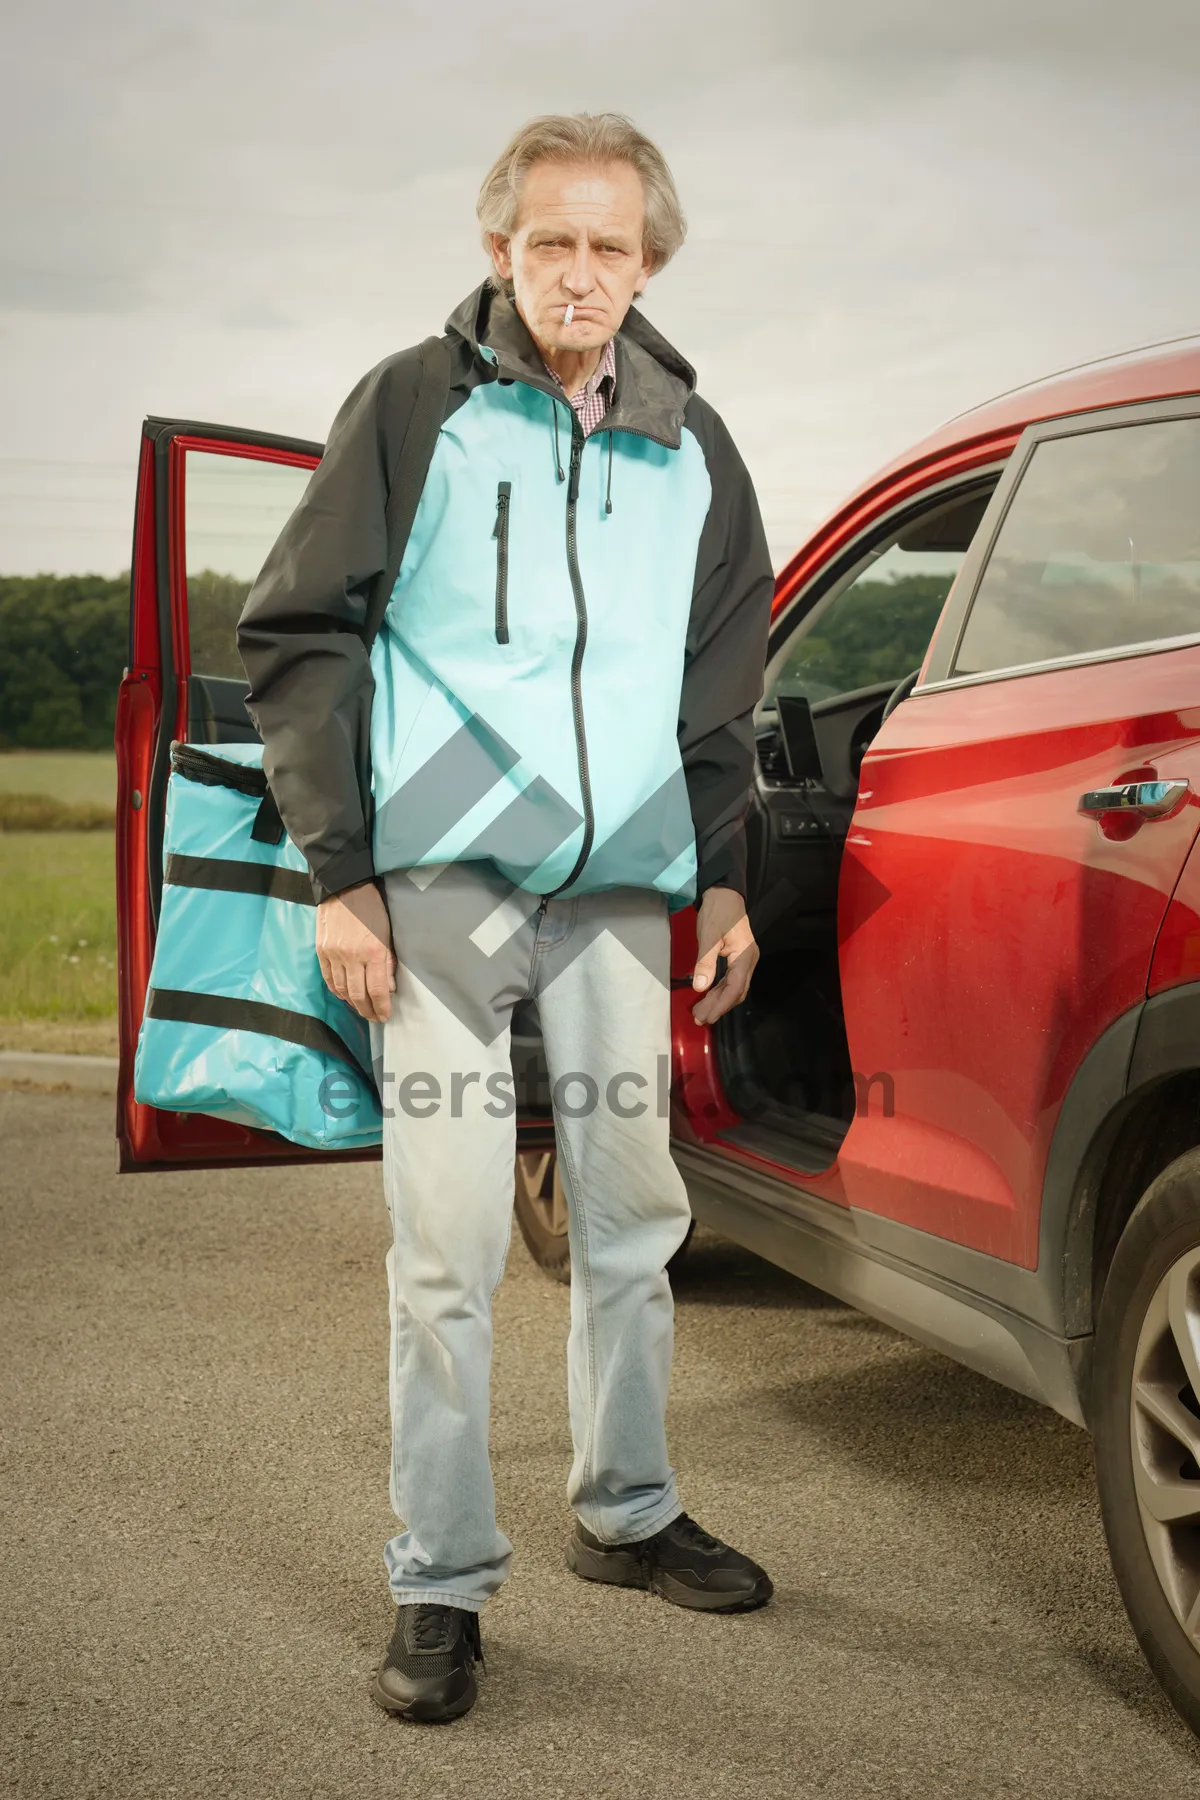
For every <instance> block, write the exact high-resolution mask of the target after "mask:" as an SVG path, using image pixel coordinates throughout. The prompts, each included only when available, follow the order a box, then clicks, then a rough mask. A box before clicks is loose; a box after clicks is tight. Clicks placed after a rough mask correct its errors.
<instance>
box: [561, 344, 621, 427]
mask: <svg viewBox="0 0 1200 1800" xmlns="http://www.w3.org/2000/svg"><path fill="white" fill-rule="evenodd" d="M614 341H615V340H614V339H612V338H609V340H608V342H607V344H605V346H604V354H603V355H602V356H601V358H600V361H599V362H598V363H597V364H596V367H595V369H594V370H593V372H592V374H591V375H589V376H588V379H587V380H586V381H585V382H584V384H583V386H582V387H581V388H580V389H579V390H578V392H577V393H574V394H567V393H566V391H565V389H564V390H563V397H564V398H565V400H566V402H567V405H568V406H569V407H570V408H571V410H572V412H573V413H574V414H575V416H576V418H577V419H578V420H579V423H580V424H581V425H582V427H583V435H584V437H587V436H588V435H589V434H590V433H591V432H593V431H595V429H596V427H597V426H598V425H599V424H600V422H601V420H602V419H603V417H604V415H605V413H606V412H607V411H608V409H609V407H610V406H611V405H612V397H613V388H614V387H615V385H616V380H617V358H616V352H615V351H614V349H613V343H614ZM546 373H547V374H548V375H549V377H550V379H551V380H552V381H553V382H555V383H556V385H557V386H558V387H559V388H562V385H563V384H562V382H561V381H560V380H559V378H558V376H557V375H556V374H555V373H554V370H553V369H552V368H551V367H550V365H549V364H548V363H547V365H546Z"/></svg>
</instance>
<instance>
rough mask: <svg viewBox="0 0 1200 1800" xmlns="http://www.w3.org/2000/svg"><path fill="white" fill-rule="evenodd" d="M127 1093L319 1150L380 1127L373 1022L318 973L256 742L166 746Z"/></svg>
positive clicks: (307, 896) (304, 902) (300, 886)
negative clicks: (155, 873)
mask: <svg viewBox="0 0 1200 1800" xmlns="http://www.w3.org/2000/svg"><path fill="white" fill-rule="evenodd" d="M133 1091H134V1097H135V1098H136V1099H137V1100H140V1101H142V1102H143V1103H144V1104H145V1105H147V1106H158V1107H163V1108H166V1109H167V1110H169V1111H173V1112H197V1113H211V1114H212V1115H213V1116H214V1117H216V1118H220V1119H230V1120H232V1121H234V1122H235V1123H237V1124H239V1125H251V1126H255V1127H258V1128H260V1129H264V1130H267V1131H276V1132H278V1133H279V1134H280V1136H281V1137H285V1138H287V1139H289V1140H290V1141H291V1142H292V1143H294V1144H303V1145H305V1146H306V1147H307V1148H309V1149H312V1150H353V1149H359V1148H361V1147H363V1146H367V1145H371V1144H378V1143H379V1142H380V1139H381V1135H382V1132H381V1116H380V1108H379V1097H378V1094H377V1092H376V1089H375V1083H374V1080H373V1078H372V1075H371V1041H370V1029H369V1027H368V1025H367V1022H366V1020H365V1019H363V1018H360V1017H359V1015H358V1014H357V1013H356V1012H355V1011H354V1009H353V1007H351V1006H348V1005H347V1004H346V1002H345V1001H344V1000H339V999H338V998H337V996H336V994H333V993H331V992H330V990H329V989H328V988H327V987H326V985H325V982H324V980H323V978H322V975H321V968H320V964H319V963H318V961H317V950H316V906H315V904H314V901H313V893H312V883H311V881H310V879H309V874H308V865H307V864H306V862H305V860H304V858H303V857H302V856H301V854H300V852H299V851H298V850H297V849H296V847H295V845H294V844H293V843H292V842H291V841H290V839H289V838H288V837H287V836H286V835H285V834H284V830H283V825H282V823H281V821H280V818H279V814H278V812H277V811H276V809H275V805H274V802H273V800H272V799H271V795H270V793H269V791H268V788H267V781H266V776H265V775H264V774H263V771H262V745H261V744H222V745H220V746H219V747H217V748H211V749H210V748H201V747H200V746H199V745H196V744H178V743H177V744H172V746H171V777H170V782H169V784H168V788H167V817H166V833H165V837H164V842H163V889H162V905H161V908H160V912H159V921H158V937H157V940H156V942H155V946H154V962H153V966H152V968H151V971H150V988H149V991H148V993H147V995H146V1011H145V1017H144V1019H143V1021H142V1029H141V1033H140V1035H139V1038H138V1048H137V1058H136V1061H135V1063H134V1077H133Z"/></svg>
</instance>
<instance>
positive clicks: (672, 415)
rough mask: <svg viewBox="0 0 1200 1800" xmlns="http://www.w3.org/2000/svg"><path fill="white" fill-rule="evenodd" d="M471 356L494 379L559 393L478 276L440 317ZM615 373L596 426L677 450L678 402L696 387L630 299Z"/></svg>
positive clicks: (501, 297) (510, 312)
mask: <svg viewBox="0 0 1200 1800" xmlns="http://www.w3.org/2000/svg"><path fill="white" fill-rule="evenodd" d="M446 331H447V332H448V333H449V334H450V336H451V337H457V338H460V339H461V340H462V341H463V342H464V343H465V344H466V345H467V347H468V349H469V350H470V353H471V356H472V358H473V359H474V358H479V359H481V360H482V361H484V362H486V363H488V364H489V365H490V366H491V367H492V369H494V371H495V377H494V378H495V379H497V380H501V381H523V382H525V383H526V384H527V385H528V386H530V387H536V388H540V389H541V391H542V392H543V393H546V394H550V395H551V396H552V397H554V398H556V399H560V398H561V397H562V396H561V392H560V390H559V389H558V388H557V387H556V386H555V384H554V382H553V381H552V380H551V379H550V376H549V375H548V374H547V371H546V366H545V364H544V363H543V361H542V359H541V356H540V355H539V353H538V349H537V345H536V344H535V343H534V341H533V339H532V337H531V336H530V335H529V329H528V327H527V326H526V324H525V321H524V319H522V317H521V315H520V313H519V312H518V311H517V309H516V307H515V306H514V305H513V303H512V301H511V300H510V299H509V297H508V295H507V294H504V293H501V292H499V291H498V290H497V289H495V288H493V287H492V285H491V283H490V282H489V281H484V282H482V283H481V284H480V286H479V287H477V288H476V289H475V290H474V292H473V293H470V294H468V295H467V297H466V299H465V300H464V301H462V303H461V304H460V305H459V306H457V307H456V308H455V309H454V311H453V312H452V313H451V315H450V317H449V318H448V319H447V320H446ZM616 359H617V379H616V386H615V388H614V391H613V403H612V405H611V406H610V407H609V409H608V412H607V413H606V414H605V415H604V420H603V423H602V425H601V427H600V429H601V430H602V431H632V432H636V433H638V434H639V435H640V436H642V437H649V438H653V439H654V440H655V441H656V442H657V443H660V444H664V445H666V447H667V448H668V449H671V450H677V449H678V448H679V443H680V433H681V431H682V429H683V415H684V409H685V407H686V406H687V403H688V400H689V399H690V398H691V396H692V394H693V393H694V392H695V388H696V371H695V370H694V369H693V368H692V365H691V364H690V363H689V362H687V361H686V360H685V359H684V358H683V357H682V356H681V355H680V354H679V352H678V350H676V349H675V348H674V347H673V345H671V344H669V343H668V342H667V340H666V338H664V337H663V336H662V334H661V333H660V332H658V331H656V330H655V329H654V326H653V325H651V323H650V321H649V320H648V319H647V318H646V317H645V316H644V315H643V314H642V313H641V312H639V311H638V309H637V307H636V306H631V307H630V309H629V311H628V312H627V313H626V315H625V320H624V323H623V324H622V326H621V329H620V331H618V333H617V336H616Z"/></svg>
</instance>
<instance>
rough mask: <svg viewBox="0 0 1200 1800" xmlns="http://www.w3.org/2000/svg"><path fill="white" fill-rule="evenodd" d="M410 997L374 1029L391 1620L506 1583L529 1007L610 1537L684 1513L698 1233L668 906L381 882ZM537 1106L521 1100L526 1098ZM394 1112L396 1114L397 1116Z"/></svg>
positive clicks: (641, 1532) (574, 1331)
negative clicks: (509, 1333)
mask: <svg viewBox="0 0 1200 1800" xmlns="http://www.w3.org/2000/svg"><path fill="white" fill-rule="evenodd" d="M384 885H385V889H386V894H387V901H388V910H389V913H390V915H391V920H392V930H393V936H394V942H395V949H396V954H397V957H398V961H399V966H398V969H397V977H396V980H397V989H396V993H395V994H394V995H393V998H392V1014H391V1018H390V1019H389V1020H388V1022H387V1024H386V1025H385V1026H378V1025H375V1026H372V1041H373V1048H374V1054H375V1059H376V1074H377V1076H378V1077H379V1079H380V1083H381V1093H382V1095H383V1104H384V1139H383V1157H384V1169H383V1173H384V1191H385V1197H386V1200H387V1205H388V1211H389V1214H390V1218H391V1224H392V1233H393V1242H392V1246H391V1248H390V1250H389V1252H388V1257H387V1269H388V1287H389V1295H390V1303H391V1357H390V1383H389V1386H390V1398H391V1413H392V1462H391V1489H390V1491H391V1502H392V1507H393V1509H394V1511H395V1512H396V1514H397V1517H398V1518H399V1519H400V1520H401V1522H402V1525H403V1526H404V1529H402V1530H401V1531H400V1533H399V1535H398V1536H396V1537H393V1538H392V1539H391V1540H390V1541H389V1542H388V1544H387V1546H386V1548H385V1551H384V1560H385V1562H386V1564H387V1570H388V1577H389V1583H390V1587H391V1592H392V1597H393V1599H394V1600H395V1601H396V1603H397V1604H398V1605H403V1604H405V1603H407V1602H410V1601H414V1600H434V1599H437V1600H441V1601H443V1602H445V1603H448V1604H451V1605H454V1606H461V1607H465V1608H469V1609H471V1610H478V1609H479V1608H480V1607H481V1606H482V1605H483V1603H484V1601H485V1600H487V1599H488V1597H489V1596H490V1595H491V1594H494V1593H495V1591H496V1589H497V1588H498V1587H499V1586H500V1584H501V1582H502V1581H503V1580H504V1578H505V1576H506V1575H507V1573H508V1568H509V1563H510V1560H511V1556H512V1545H511V1543H510V1542H509V1540H508V1538H507V1537H505V1535H504V1534H503V1532H501V1531H500V1530H499V1529H498V1527H497V1524H496V1512H495V1494H494V1490H493V1486H492V1473H491V1467H490V1463H489V1459H488V1414H489V1378H490V1364H491V1352H492V1323H491V1301H492V1294H493V1292H494V1291H495V1289H496V1286H497V1284H498V1283H499V1280H500V1277H501V1274H502V1273H503V1269H504V1261H505V1257H506V1255H507V1251H508V1244H509V1238H510V1233H511V1230H512V1222H513V1181H514V1165H515V1158H516V1106H515V1105H514V1095H513V1078H512V1073H511V1062H510V1027H511V1020H512V1012H513V1008H514V1006H516V1005H517V1004H518V1003H520V1002H522V1001H523V1000H527V999H530V998H532V999H535V1000H536V1004H537V1011H538V1016H539V1018H540V1022H541V1027H542V1036H543V1042H544V1048H545V1062H546V1067H547V1069H548V1074H549V1083H550V1088H551V1093H552V1097H553V1102H554V1129H555V1137H556V1142H557V1147H558V1155H559V1158H560V1163H561V1172H562V1177H563V1186H564V1189H565V1192H566V1197H567V1204H568V1212H569V1237H570V1247H571V1330H570V1336H569V1339H568V1345H567V1377H568V1398H569V1409H570V1420H571V1435H572V1440H573V1444H574V1460H573V1462H572V1465H571V1470H570V1475H569V1478H568V1481H567V1499H568V1501H569V1503H570V1505H571V1506H572V1507H573V1508H574V1510H575V1512H576V1514H577V1516H578V1517H579V1518H580V1519H581V1520H582V1521H583V1524H584V1525H585V1526H586V1527H587V1529H588V1530H589V1531H590V1532H592V1533H593V1534H594V1535H595V1536H596V1537H598V1538H600V1539H601V1540H602V1541H604V1542H606V1543H630V1542H634V1541H636V1540H637V1539H640V1538H645V1537H650V1536H652V1535H653V1533H654V1532H656V1531H658V1530H660V1529H661V1528H662V1526H664V1525H666V1524H668V1523H669V1522H670V1521H671V1520H672V1519H673V1518H675V1517H676V1516H677V1515H678V1514H679V1513H680V1511H681V1510H682V1507H681V1505H680V1501H679V1498H678V1495H677V1492H676V1487H675V1471H674V1470H673V1469H672V1467H671V1466H670V1463H669V1461H668V1459H667V1444H666V1434H665V1429H664V1422H663V1415H664V1411H665V1408H666V1400H667V1386H668V1382H669V1379H670V1368H671V1352H672V1343H673V1307H672V1300H671V1289H670V1284H669V1282H668V1279H667V1275H666V1272H665V1265H666V1263H667V1261H668V1259H669V1258H670V1257H671V1256H672V1255H673V1253H674V1252H675V1250H676V1249H678V1247H679V1245H680V1244H681V1243H682V1241H683V1239H684V1236H685V1235H686V1232H687V1229H688V1224H689V1220H690V1212H689V1208H688V1201H687V1194H686V1191H685V1188H684V1184H683V1180H682V1177H681V1176H680V1174H679V1171H678V1170H677V1169H676V1167H675V1164H674V1162H673V1161H672V1159H671V1155H670V1149H669V1119H668V1116H667V1104H666V1103H667V1088H668V1082H669V1072H670V982H669V966H670V965H669V948H670V944H669V923H668V913H667V903H666V899H665V897H664V896H663V895H661V894H656V893H653V892H651V891H650V890H648V889H639V888H628V887H626V888H614V889H609V890H608V891H606V892H602V893H596V894H585V895H579V896H576V897H574V898H563V899H552V900H549V901H547V903H546V906H545V909H544V911H539V910H538V899H539V896H538V895H536V894H526V893H524V892H523V891H521V890H516V891H514V890H513V889H512V888H511V886H510V884H509V883H508V882H507V881H505V880H504V879H503V878H502V877H500V876H499V875H498V874H497V873H496V871H495V869H494V867H493V865H492V864H491V863H487V862H472V863H449V864H443V865H439V866H437V867H436V868H430V867H425V868H418V869H414V870H412V871H409V870H399V871H396V872H393V873H391V874H389V875H387V876H386V877H385V881H384ZM515 1099H516V1102H517V1103H518V1104H523V1102H524V1096H523V1094H517V1095H516V1096H515ZM389 1115H390V1116H389Z"/></svg>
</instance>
